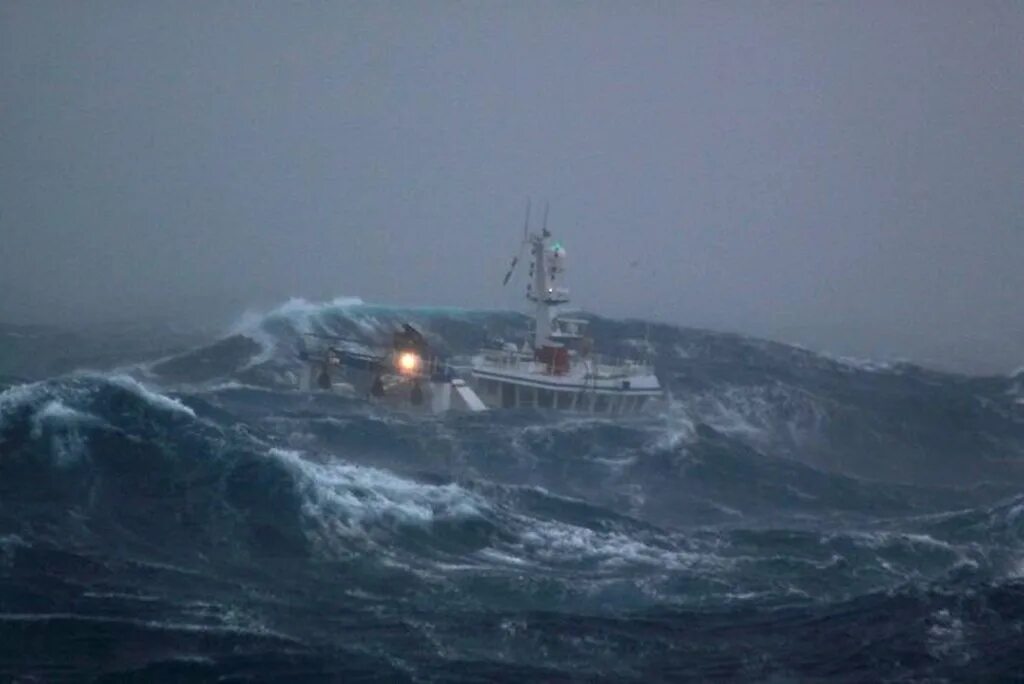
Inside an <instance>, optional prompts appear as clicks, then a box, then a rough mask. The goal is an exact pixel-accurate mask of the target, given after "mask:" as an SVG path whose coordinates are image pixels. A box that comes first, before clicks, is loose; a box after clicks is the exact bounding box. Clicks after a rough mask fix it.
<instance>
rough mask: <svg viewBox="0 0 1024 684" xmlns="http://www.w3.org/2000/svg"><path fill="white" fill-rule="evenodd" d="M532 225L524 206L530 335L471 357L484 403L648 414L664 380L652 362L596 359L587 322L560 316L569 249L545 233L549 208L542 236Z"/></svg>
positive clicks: (566, 297) (566, 292)
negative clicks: (531, 327) (524, 339)
mask: <svg viewBox="0 0 1024 684" xmlns="http://www.w3.org/2000/svg"><path fill="white" fill-rule="evenodd" d="M529 222H530V219H529V207H527V218H526V223H525V226H524V235H523V248H524V249H526V248H528V249H529V251H530V271H529V278H528V283H527V287H526V298H527V300H528V301H529V302H530V303H531V305H532V307H533V336H532V340H527V341H525V342H524V343H523V344H521V345H517V344H515V343H512V342H509V343H505V344H503V345H502V346H501V347H500V348H497V349H489V350H483V351H481V353H479V354H477V355H476V356H475V357H474V358H473V361H472V366H471V371H470V373H471V378H472V386H473V387H474V389H475V390H476V392H477V394H478V395H479V396H480V398H481V399H482V400H483V402H484V404H486V405H487V406H488V407H489V408H502V409H511V408H534V409H541V410H552V411H579V412H584V413H596V414H605V415H621V414H629V413H636V412H639V411H643V410H645V409H646V408H647V407H649V406H650V405H653V404H654V403H656V402H657V401H658V400H660V399H662V398H663V396H664V392H663V391H662V388H661V383H660V382H659V381H658V377H657V375H655V373H654V368H653V367H652V366H651V365H650V364H649V363H647V362H644V361H637V360H612V359H608V358H604V357H601V356H599V355H597V354H595V353H594V352H593V347H594V343H593V340H592V338H591V337H590V336H589V335H588V334H587V321H586V320H583V319H580V318H570V317H564V316H560V315H559V310H560V308H561V307H564V305H565V304H567V303H568V302H569V289H568V288H567V287H565V285H564V284H563V281H564V279H565V270H566V251H565V248H564V247H563V246H562V244H561V243H560V242H557V241H554V240H553V238H552V235H551V232H550V231H548V228H547V211H546V210H545V216H544V222H543V227H542V229H541V231H540V232H539V233H531V232H530V231H529ZM521 255H522V251H521V252H520V256H521ZM519 261H520V257H519V256H517V257H516V258H514V259H513V260H512V264H511V266H510V268H509V271H508V273H507V274H506V275H505V283H508V281H509V280H510V279H511V276H512V274H513V272H514V271H515V269H516V266H517V265H518V263H519Z"/></svg>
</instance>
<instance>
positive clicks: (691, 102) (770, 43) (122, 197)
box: [0, 1, 1024, 370]
mask: <svg viewBox="0 0 1024 684" xmlns="http://www.w3.org/2000/svg"><path fill="white" fill-rule="evenodd" d="M1022 35H1024V5H1022V4H1021V3H1018V2H1004V3H996V2H988V3H985V2H888V1H886V2H858V3H851V2H834V3H812V2H783V3H768V2H666V3H621V2H607V3H576V2H546V3H519V2H508V3H454V2H452V3H429V4H428V3H414V2H400V3H302V4H296V3H283V2H282V3H278V2H261V3H256V4H251V3H248V2H215V3H209V2H193V3H188V2H178V3H157V2H136V3H121V2H118V3H109V2H83V3H80V2H65V3H44V2H5V3H3V4H0V238H2V244H0V320H12V321H48V320H56V321H58V322H59V321H74V320H81V319H85V318H99V317H104V318H109V317H113V316H131V315H139V313H140V312H146V311H148V312H154V311H161V312H168V315H173V316H187V315H190V313H194V314H195V315H200V314H202V315H209V313H210V312H217V313H220V314H223V315H227V314H228V312H230V311H235V312H239V311H241V309H243V308H244V307H245V306H246V305H249V304H262V305H266V304H269V303H272V302H274V301H278V300H282V299H286V298H288V297H290V296H306V297H333V296H336V295H342V294H347V295H358V296H361V297H363V298H364V299H367V300H371V301H379V302H396V303H411V304H450V305H463V306H474V307H477V306H479V307H489V308H495V307H511V306H516V305H518V302H519V299H520V296H521V289H520V288H516V289H515V291H514V292H513V291H509V290H504V291H503V290H502V289H501V288H500V280H501V276H502V274H503V271H504V268H505V265H506V263H507V261H508V259H509V258H510V257H511V255H512V253H513V252H514V251H515V248H516V242H517V240H518V234H519V231H520V228H521V222H522V213H523V208H524V207H523V205H524V201H525V198H526V197H528V196H532V197H533V198H534V202H535V206H536V205H537V203H538V202H542V201H543V200H544V199H547V200H550V202H551V218H550V224H551V227H552V228H553V229H554V230H556V231H557V232H558V233H559V235H560V237H562V238H563V241H564V243H565V244H566V247H567V249H568V253H569V257H570V268H571V272H570V278H571V281H570V284H571V285H572V287H573V288H574V291H575V293H576V295H577V296H576V301H577V303H579V304H580V305H582V306H584V307H586V308H588V309H590V310H593V311H596V312H599V313H605V314H609V315H617V316H621V315H637V316H649V317H655V318H658V319H661V320H667V321H671V322H675V323H680V324H683V325H694V326H703V327H712V328H719V329H728V330H737V331H742V332H749V333H753V334H758V335H763V336H769V337H774V338H777V339H782V340H784V341H791V342H798V343H804V344H807V345H809V346H812V347H816V348H822V349H826V350H830V351H833V352H837V353H846V354H854V355H865V356H894V355H896V356H905V357H911V358H918V359H921V360H925V361H931V362H939V363H945V364H949V365H954V366H956V367H960V368H965V369H970V370H997V369H1006V368H1010V367H1013V366H1016V365H1020V364H1024V304H1022V302H1021V293H1022V292H1024V270H1022V268H1021V261H1022V255H1024V191H1022V179H1024V40H1022V39H1021V36H1022ZM631 264H632V265H631Z"/></svg>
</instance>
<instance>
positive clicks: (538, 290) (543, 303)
mask: <svg viewBox="0 0 1024 684" xmlns="http://www.w3.org/2000/svg"><path fill="white" fill-rule="evenodd" d="M547 218H548V217H547V207H545V208H544V227H543V229H542V230H541V232H540V235H537V234H532V235H530V238H529V239H530V244H531V249H532V252H533V263H532V264H531V269H530V270H531V274H530V275H531V276H532V281H531V282H530V284H529V285H528V287H527V289H526V298H527V299H529V300H530V301H532V302H534V304H535V307H536V308H535V311H534V334H533V348H534V350H540V349H543V348H544V347H551V346H560V345H556V343H555V342H554V341H552V339H551V323H552V319H553V318H554V314H555V307H557V306H558V305H559V304H564V303H566V302H568V301H569V290H568V289H567V288H564V287H556V281H557V280H558V276H559V275H560V274H561V273H562V271H563V268H564V266H563V261H564V255H565V250H563V249H562V246H561V245H559V244H555V245H554V247H552V248H549V247H548V240H549V239H550V238H551V233H550V232H548V228H547Z"/></svg>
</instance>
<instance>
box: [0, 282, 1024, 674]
mask: <svg viewBox="0 0 1024 684" xmlns="http://www.w3.org/2000/svg"><path fill="white" fill-rule="evenodd" d="M587 318H588V319H589V320H590V325H591V330H592V332H593V334H594V337H595V339H596V340H597V347H598V349H599V350H600V351H605V352H608V353H610V354H613V355H633V356H641V355H642V356H648V357H649V358H651V359H653V361H654V363H655V367H656V370H657V373H658V375H659V377H660V378H661V379H662V382H663V383H664V384H665V385H666V387H667V388H668V389H669V390H670V392H671V401H670V402H669V405H668V406H667V407H666V408H664V409H659V410H658V411H656V412H652V413H650V414H649V415H645V416H642V417H631V418H595V417H588V416H585V415H578V414H568V413H567V414H559V415H551V414H549V413H546V412H539V411H529V410H522V411H494V412H487V413H481V414H451V415H445V416H416V415H407V414H403V413H399V412H395V411H392V410H390V409H387V408H385V407H382V406H379V405H376V404H373V403H369V402H366V401H363V400H360V399H358V398H347V397H344V396H338V395H336V394H328V393H322V392H320V393H302V392H299V391H298V390H297V389H296V385H297V380H296V379H297V377H298V373H299V372H300V370H301V362H300V360H299V358H298V356H297V353H296V349H297V347H298V344H299V340H300V337H301V335H302V334H303V333H305V332H311V331H312V332H321V333H326V334H334V335H344V336H348V337H356V338H359V339H361V340H364V341H366V342H367V343H374V342H381V341H383V340H386V339H387V336H388V335H389V334H390V333H391V331H392V330H394V329H395V328H396V327H397V326H398V325H399V324H400V323H402V322H405V321H409V322H412V323H414V324H416V325H417V326H419V327H420V328H422V329H423V330H425V331H426V332H427V334H428V336H429V338H430V341H431V342H432V343H433V344H434V345H436V346H438V347H440V348H443V349H444V350H445V351H446V352H447V353H449V354H452V355H455V356H457V355H460V354H467V353H470V352H472V351H473V350H474V349H476V348H478V347H480V346H481V345H483V344H485V343H486V342H487V341H488V340H491V339H494V338H496V337H501V338H505V339H521V336H522V333H523V331H524V330H526V328H527V325H528V319H527V318H526V317H524V316H522V315H520V314H516V313H506V312H489V311H467V310H460V309H422V308H421V309H408V308H394V307H384V306H375V305H370V304H366V303H362V302H359V301H358V300H347V299H339V300H336V301H333V302H324V303H312V302H306V301H303V300H293V301H291V302H288V303H286V304H283V305H281V306H279V307H278V308H277V309H274V310H272V311H269V312H266V313H263V314H259V315H256V314H253V315H249V316H246V317H245V318H244V319H243V320H242V321H240V322H239V323H238V324H237V325H235V326H234V328H233V329H231V330H230V331H229V332H226V333H223V334H218V335H215V336H209V337H203V336H198V337H197V336H194V335H190V334H188V333H185V332H176V331H174V330H172V329H169V328H168V329H163V328H160V327H159V326H142V325H138V326H132V325H127V324H126V325H124V326H122V327H117V326H113V327H106V328H104V329H96V330H92V331H85V332H80V331H76V332H69V331H62V330H57V329H53V328H49V327H45V326H39V327H27V326H12V325H4V326H0V681H16V682H61V681H76V682H77V681H100V682H102V681H139V682H161V681H290V682H304V681H343V682H355V681H384V682H495V681H507V682H533V681H537V682H560V681H565V682H570V681H586V682H604V681H606V682H670V681H672V682H674V681H706V680H714V681H771V682H787V681H821V680H829V681H849V682H864V681H945V680H948V681H992V680H999V681H1007V680H1021V679H1024V493H1022V492H1024V374H1022V375H1021V376H1020V377H1017V376H1015V375H1010V376H1003V377H995V376H993V377H968V376H964V375H956V374H949V373H942V372H938V371H934V370H929V369H926V368H922V367H918V366H915V365H912V364H909V363H894V364H881V363H870V362H865V361H857V360H851V359H844V358H837V357H831V356H827V355H823V354H818V353H815V352H811V351H808V350H805V349H801V348H796V347H791V346H786V345H782V344H778V343H772V342H766V341H763V340H758V339H752V338H748V337H743V336H739V335H733V334H724V333H715V332H710V331H704V330H694V329H687V328H679V327H673V326H667V325H660V324H658V325H656V324H645V323H644V322H642V321H628V320H627V321H620V320H609V319H606V318H601V317H598V316H587Z"/></svg>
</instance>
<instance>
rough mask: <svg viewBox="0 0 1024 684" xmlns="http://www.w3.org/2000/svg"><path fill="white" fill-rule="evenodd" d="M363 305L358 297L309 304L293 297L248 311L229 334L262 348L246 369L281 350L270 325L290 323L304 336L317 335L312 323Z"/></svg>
mask: <svg viewBox="0 0 1024 684" xmlns="http://www.w3.org/2000/svg"><path fill="white" fill-rule="evenodd" d="M362 304H363V300H361V299H359V298H358V297H336V298H335V299H332V300H331V301H328V302H310V301H308V300H306V299H303V298H301V297H293V298H292V299H289V300H288V301H287V302H285V303H284V304H281V305H280V306H277V307H275V308H273V309H271V310H270V311H262V312H261V311H254V310H250V311H246V312H245V313H244V314H242V317H241V318H240V319H239V321H238V322H237V323H236V324H235V325H234V326H233V327H232V328H231V331H230V332H231V334H234V335H244V336H245V337H248V338H249V339H251V340H253V341H254V342H255V343H256V344H257V345H259V347H260V353H259V354H257V355H256V356H255V357H253V358H252V359H250V360H249V363H248V364H246V366H247V367H251V366H257V365H260V364H262V363H265V362H267V361H269V360H270V359H272V358H273V357H274V354H275V352H276V351H277V348H278V338H277V337H275V336H274V335H273V334H272V333H271V332H269V331H268V330H267V328H266V324H267V323H268V322H271V321H274V320H284V321H287V322H288V324H289V325H290V326H291V328H292V329H293V330H294V331H295V332H296V333H298V334H300V335H301V334H305V333H309V332H314V326H313V322H314V320H316V319H317V318H318V317H322V316H324V315H329V314H332V313H340V312H343V311H344V312H348V310H349V309H351V308H353V307H357V306H360V305H362Z"/></svg>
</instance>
